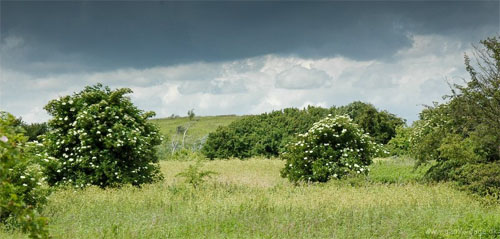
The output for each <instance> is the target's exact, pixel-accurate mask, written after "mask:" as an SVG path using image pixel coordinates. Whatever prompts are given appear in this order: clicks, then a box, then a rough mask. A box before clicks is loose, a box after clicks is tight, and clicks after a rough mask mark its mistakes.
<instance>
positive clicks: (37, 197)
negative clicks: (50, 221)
mask: <svg viewBox="0 0 500 239" xmlns="http://www.w3.org/2000/svg"><path fill="white" fill-rule="evenodd" d="M22 132H23V131H22V129H21V128H20V127H16V119H15V118H14V117H13V116H12V115H10V114H8V113H5V112H0V222H2V223H6V224H8V225H9V226H19V227H21V228H22V230H23V231H25V232H29V234H30V237H32V238H46V237H48V232H47V230H46V228H45V225H46V223H47V220H46V219H45V218H43V217H40V216H39V215H38V213H37V210H38V209H39V208H40V206H41V205H43V204H44V203H45V201H46V195H47V190H46V189H44V188H43V187H42V186H41V185H42V180H41V172H40V171H39V169H38V167H37V164H36V159H37V156H36V155H35V154H34V150H35V149H34V147H36V145H33V144H27V143H26V141H27V137H26V136H24V135H23V133H22Z"/></svg>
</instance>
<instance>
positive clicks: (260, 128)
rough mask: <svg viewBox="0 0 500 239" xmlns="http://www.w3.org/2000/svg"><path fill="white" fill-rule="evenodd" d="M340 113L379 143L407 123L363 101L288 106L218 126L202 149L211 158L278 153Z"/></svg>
mask: <svg viewBox="0 0 500 239" xmlns="http://www.w3.org/2000/svg"><path fill="white" fill-rule="evenodd" d="M339 113H344V114H347V115H349V116H351V117H352V118H353V121H354V123H356V124H358V125H360V126H361V128H363V130H365V132H367V133H369V134H370V135H371V136H372V137H373V138H374V139H375V140H376V141H377V142H378V143H384V144H385V143H387V141H388V140H389V139H390V138H392V137H393V136H394V135H395V134H396V128H397V127H398V126H402V125H404V124H405V122H404V120H402V119H401V118H398V117H396V116H394V115H393V114H390V113H388V112H385V111H378V110H377V109H376V108H375V107H374V106H373V105H371V104H366V103H362V102H353V103H351V104H349V105H347V106H343V107H340V108H336V107H331V108H329V109H326V108H321V107H312V106H309V107H307V108H305V109H303V110H299V109H296V108H286V109H284V110H281V111H273V112H271V113H264V114H261V115H251V116H246V117H244V118H243V119H240V120H237V121H234V122H232V123H231V124H230V125H228V126H225V127H220V128H218V129H217V130H216V131H215V132H213V133H210V134H209V136H208V138H207V141H206V143H205V145H204V146H203V149H202V152H203V153H204V154H205V155H206V156H207V157H208V158H210V159H213V158H230V157H238V158H247V157H252V156H257V155H262V156H266V157H276V156H278V155H279V153H280V152H282V151H283V149H284V147H285V145H286V144H287V143H288V142H290V141H291V140H292V139H293V138H294V137H295V136H296V135H297V134H299V133H304V132H306V131H307V130H308V129H309V128H311V126H312V125H313V124H314V123H315V122H317V121H319V120H321V119H322V118H324V117H326V116H327V115H329V114H331V115H337V114H339Z"/></svg>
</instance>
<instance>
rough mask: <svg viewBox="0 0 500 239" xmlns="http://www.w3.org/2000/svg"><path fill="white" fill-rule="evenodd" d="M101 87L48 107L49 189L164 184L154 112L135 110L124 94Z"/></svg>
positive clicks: (52, 103)
mask: <svg viewBox="0 0 500 239" xmlns="http://www.w3.org/2000/svg"><path fill="white" fill-rule="evenodd" d="M131 92H132V91H131V90H130V89H127V88H124V89H117V90H110V89H109V88H108V87H103V86H102V85H100V84H98V85H96V86H91V87H86V88H85V89H84V90H83V91H81V92H79V93H75V94H73V95H72V96H65V97H61V98H59V99H56V100H52V101H50V102H49V103H48V105H47V106H46V107H45V109H46V110H47V111H48V113H49V114H50V115H52V116H53V118H52V119H51V120H50V121H49V123H48V124H49V127H50V129H51V130H50V131H49V132H48V133H47V134H46V135H45V136H44V141H43V143H44V146H45V149H46V156H47V160H46V162H44V163H43V166H44V173H45V174H46V175H47V182H48V183H49V184H50V185H60V184H70V185H74V186H76V187H84V186H87V185H98V186H100V187H107V186H117V185H120V184H125V183H130V184H133V185H140V184H143V183H150V182H153V181H155V180H156V179H158V178H160V177H161V175H160V171H159V166H158V164H157V163H158V156H157V154H156V148H155V146H156V145H159V144H160V143H161V137H160V135H159V133H158V129H157V128H156V126H155V125H153V124H152V123H151V122H148V118H150V117H152V116H153V115H154V113H153V112H146V113H145V112H143V111H141V110H139V109H138V108H137V107H135V106H134V105H133V104H132V102H131V101H130V99H129V98H127V97H124V95H125V94H128V93H131Z"/></svg>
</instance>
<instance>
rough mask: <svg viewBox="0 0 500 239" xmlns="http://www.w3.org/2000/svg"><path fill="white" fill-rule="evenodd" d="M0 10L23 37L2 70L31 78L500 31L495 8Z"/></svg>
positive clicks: (348, 52)
mask: <svg viewBox="0 0 500 239" xmlns="http://www.w3.org/2000/svg"><path fill="white" fill-rule="evenodd" d="M0 4H1V8H0V11H1V14H0V15H1V16H2V19H1V27H0V32H1V35H2V38H6V37H9V36H17V37H21V38H23V52H21V51H16V52H15V55H16V56H17V58H18V59H13V60H12V61H11V62H12V63H11V64H10V63H6V64H9V67H11V68H13V69H14V68H16V67H17V68H16V69H22V67H20V66H23V67H25V69H22V70H23V71H31V73H32V74H49V73H54V72H56V71H57V72H74V71H77V70H79V71H105V70H109V69H116V68H127V67H133V68H151V67H156V66H165V65H176V64H185V63H191V62H200V61H206V62H218V61H231V60H236V59H243V58H249V57H254V56H260V55H265V54H277V55H281V56H289V55H296V56H299V57H303V58H304V57H305V58H322V57H334V56H337V55H342V56H345V57H348V58H351V59H355V60H367V59H382V58H385V57H390V56H392V55H393V54H394V53H395V52H397V51H398V50H399V49H401V48H404V47H408V46H410V45H411V39H410V38H409V36H408V33H409V32H413V33H416V34H422V33H425V34H435V33H439V34H449V35H453V36H456V37H457V38H460V39H467V40H471V39H472V38H474V39H473V40H474V41H477V40H478V39H480V38H483V37H484V35H485V34H486V33H488V31H491V29H494V30H495V31H497V30H498V16H499V12H498V5H499V3H498V2H497V1H491V2H488V1H474V2H472V1H471V2H467V1H460V2H447V1H444V2H440V1H439V2H429V1H422V2H420V1H404V2H393V1H387V2H386V1H374V2H358V1H356V2H344V1H340V2H339V1H335V2H261V1H259V2H226V1H225V2H213V1H210V2H175V1H174V2H169V1H167V2H164V1H160V2H155V1H147V2H144V1H143V2H134V1H131V2H130V1H117V2H113V1H104V2H103V1H99V2H98V1H95V2H93V1H83V2H79V1H77V2H60V1H55V2H47V1H42V2H33V1H19V2H13V1H1V2H0ZM481 29H482V30H481ZM471 31H472V32H474V34H471ZM476 33H477V34H476ZM490 33H491V32H490ZM476 38H477V39H476ZM2 41H4V39H2ZM11 55H12V54H11ZM2 57H5V56H4V53H2ZM44 62H53V63H61V64H51V65H50V66H47V65H43V64H41V63H44ZM62 63H66V64H67V65H64V64H62ZM70 63H71V64H70ZM55 66H59V67H55ZM79 67H80V68H79Z"/></svg>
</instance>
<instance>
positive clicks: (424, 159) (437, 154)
mask: <svg viewBox="0 0 500 239" xmlns="http://www.w3.org/2000/svg"><path fill="white" fill-rule="evenodd" d="M482 44H483V48H482V49H479V48H478V49H477V51H476V52H475V55H476V56H478V59H477V65H476V66H473V64H471V63H470V60H469V58H468V57H466V59H465V64H466V69H467V71H468V72H469V74H470V76H471V80H470V81H469V82H467V84H466V85H465V86H461V85H454V86H453V87H452V95H451V96H448V99H449V101H447V102H446V103H444V104H435V105H433V106H429V107H427V109H425V110H423V111H422V113H421V114H420V120H419V121H416V122H415V123H414V125H413V132H412V134H411V136H410V143H411V144H410V153H411V155H412V156H413V157H414V158H416V159H417V162H418V164H427V163H431V164H432V167H430V169H429V170H428V171H427V174H426V176H427V178H428V179H431V180H437V181H441V180H453V181H456V182H457V183H458V184H459V185H460V186H461V187H463V188H466V189H469V190H471V191H473V192H475V193H478V194H480V195H487V194H490V195H496V197H499V195H500V178H499V177H498V171H496V173H495V170H498V168H499V167H498V165H499V162H500V121H499V119H500V42H499V41H498V39H497V38H489V39H487V40H485V41H482ZM476 68H477V69H479V70H480V71H477V70H476Z"/></svg>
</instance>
